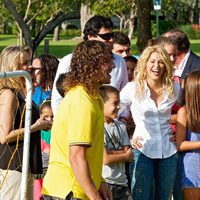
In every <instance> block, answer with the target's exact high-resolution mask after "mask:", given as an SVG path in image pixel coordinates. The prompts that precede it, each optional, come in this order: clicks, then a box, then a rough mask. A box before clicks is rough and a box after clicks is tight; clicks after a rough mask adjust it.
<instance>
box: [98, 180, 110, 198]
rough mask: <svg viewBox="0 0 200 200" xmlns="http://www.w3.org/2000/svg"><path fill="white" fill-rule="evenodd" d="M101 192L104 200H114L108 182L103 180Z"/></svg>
mask: <svg viewBox="0 0 200 200" xmlns="http://www.w3.org/2000/svg"><path fill="white" fill-rule="evenodd" d="M99 193H100V195H101V197H102V199H103V200H112V193H111V191H110V189H109V187H108V185H107V183H106V182H101V185H100V188H99Z"/></svg>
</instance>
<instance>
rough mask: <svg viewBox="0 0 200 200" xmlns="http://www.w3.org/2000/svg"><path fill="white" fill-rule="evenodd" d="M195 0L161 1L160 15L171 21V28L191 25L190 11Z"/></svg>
mask: <svg viewBox="0 0 200 200" xmlns="http://www.w3.org/2000/svg"><path fill="white" fill-rule="evenodd" d="M195 1H196V0H179V1H177V0H163V1H162V3H161V10H160V13H161V15H163V16H165V18H166V19H167V20H168V21H171V23H172V24H173V26H178V25H180V24H186V23H191V17H190V16H191V11H192V10H193V9H194V5H195Z"/></svg>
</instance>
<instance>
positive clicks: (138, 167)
mask: <svg viewBox="0 0 200 200" xmlns="http://www.w3.org/2000/svg"><path fill="white" fill-rule="evenodd" d="M179 90H180V86H179V84H173V82H172V63H171V61H170V58H169V55H168V54H167V52H166V51H165V49H163V48H162V47H161V46H153V47H147V48H146V49H145V50H144V52H143V53H142V55H141V56H140V58H139V60H138V64H137V67H136V71H135V78H134V81H132V82H129V83H128V84H127V85H126V86H125V87H124V88H123V90H122V91H121V93H120V99H121V102H122V103H123V104H124V105H127V106H128V107H130V109H131V114H132V116H133V120H134V122H135V124H136V128H135V131H134V134H133V139H132V147H133V148H134V161H135V163H134V166H131V167H130V168H131V169H133V177H132V182H131V189H132V195H133V199H135V200H149V199H151V194H152V186H153V181H154V180H155V199H162V200H167V199H169V197H170V194H171V190H172V188H173V185H174V181H175V177H176V168H177V162H178V155H177V150H176V145H175V144H174V143H173V142H171V141H170V139H169V138H170V133H171V128H170V123H169V121H170V117H171V108H172V106H173V104H174V103H175V102H176V101H177V99H178V94H179ZM144 183H145V184H144Z"/></svg>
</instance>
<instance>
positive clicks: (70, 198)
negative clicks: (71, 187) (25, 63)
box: [42, 192, 81, 200]
mask: <svg viewBox="0 0 200 200" xmlns="http://www.w3.org/2000/svg"><path fill="white" fill-rule="evenodd" d="M42 200H81V199H78V198H74V196H73V193H72V192H70V193H69V194H68V195H67V197H66V198H65V199H61V198H58V197H52V196H47V195H44V196H43V199H42Z"/></svg>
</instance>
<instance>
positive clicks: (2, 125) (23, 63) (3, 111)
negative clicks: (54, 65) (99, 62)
mask: <svg viewBox="0 0 200 200" xmlns="http://www.w3.org/2000/svg"><path fill="white" fill-rule="evenodd" d="M31 56H32V51H31V49H30V48H29V47H24V48H23V47H20V46H9V47H6V48H5V49H3V51H2V52H1V54H0V73H3V72H12V71H16V70H27V71H28V70H29V68H30V63H31ZM25 97H26V85H25V79H24V78H23V77H12V78H11V77H8V78H4V79H0V199H12V200H19V199H20V186H21V172H22V159H23V137H24V128H23V127H24V114H25V112H24V111H25ZM31 124H32V125H31V143H30V159H29V168H30V173H32V174H37V173H42V160H41V147H40V131H39V130H41V129H47V128H50V127H51V124H50V123H49V122H47V121H45V120H44V119H43V118H39V113H38V110H37V107H36V106H35V105H34V104H33V107H32V123H31ZM28 189H29V191H28V193H30V196H28V197H27V198H28V199H32V196H31V185H29V187H28Z"/></svg>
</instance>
